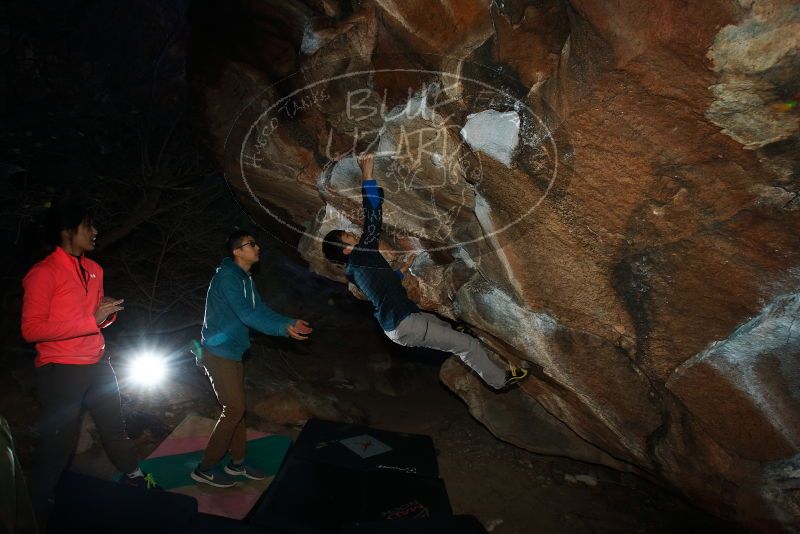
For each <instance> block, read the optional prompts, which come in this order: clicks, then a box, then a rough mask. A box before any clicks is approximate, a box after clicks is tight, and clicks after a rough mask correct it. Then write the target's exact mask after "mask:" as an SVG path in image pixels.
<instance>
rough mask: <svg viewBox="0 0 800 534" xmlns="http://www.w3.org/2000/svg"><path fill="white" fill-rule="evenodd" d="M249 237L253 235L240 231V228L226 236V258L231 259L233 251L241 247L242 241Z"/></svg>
mask: <svg viewBox="0 0 800 534" xmlns="http://www.w3.org/2000/svg"><path fill="white" fill-rule="evenodd" d="M249 235H253V233H252V232H249V231H247V230H242V229H241V228H237V229H236V230H234V231H233V232H231V234H230V235H229V236H228V240H227V241H226V242H225V252H227V253H228V257H231V258H233V251H234V250H236V249H237V248H239V247H241V246H242V240H243V239H244V238H245V237H247V236H249Z"/></svg>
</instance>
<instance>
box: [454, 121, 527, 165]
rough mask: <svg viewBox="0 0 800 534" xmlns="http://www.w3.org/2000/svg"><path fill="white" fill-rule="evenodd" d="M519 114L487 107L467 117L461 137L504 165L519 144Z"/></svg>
mask: <svg viewBox="0 0 800 534" xmlns="http://www.w3.org/2000/svg"><path fill="white" fill-rule="evenodd" d="M519 124H520V121H519V115H518V114H517V112H516V111H506V112H500V111H496V110H494V109H487V110H486V111H481V112H480V113H473V114H471V115H469V116H468V117H467V123H466V124H465V125H464V127H463V128H461V137H462V138H463V139H464V141H466V143H467V144H468V145H469V146H470V147H471V148H472V149H473V150H477V151H480V152H483V153H484V154H486V155H487V156H489V157H491V158H493V159H496V160H497V161H499V162H500V163H502V164H503V165H505V166H506V167H509V168H510V167H511V160H512V157H513V156H514V150H516V148H517V145H518V144H519Z"/></svg>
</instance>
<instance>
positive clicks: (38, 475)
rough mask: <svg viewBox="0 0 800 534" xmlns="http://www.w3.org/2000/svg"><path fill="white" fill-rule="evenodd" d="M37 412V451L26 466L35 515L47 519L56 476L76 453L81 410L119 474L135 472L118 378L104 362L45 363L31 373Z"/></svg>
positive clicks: (104, 359)
mask: <svg viewBox="0 0 800 534" xmlns="http://www.w3.org/2000/svg"><path fill="white" fill-rule="evenodd" d="M36 385H37V388H38V397H39V403H40V405H41V414H40V417H39V447H38V448H37V450H36V452H35V453H34V456H33V462H32V466H31V480H30V486H31V500H32V502H33V506H34V509H35V510H36V513H37V516H39V517H40V518H42V519H44V518H46V517H47V515H49V512H50V509H51V507H52V502H53V491H54V490H55V487H56V485H57V484H58V480H59V478H60V477H61V472H62V471H64V469H66V467H67V466H68V465H69V462H70V458H71V456H72V454H73V453H74V452H75V444H76V442H77V439H78V432H79V431H80V423H81V408H82V407H83V406H86V408H88V409H89V412H90V413H91V414H92V419H94V424H95V426H96V427H97V430H98V431H99V432H100V438H101V439H102V442H103V446H104V447H105V450H106V453H108V457H109V458H110V459H111V462H112V463H113V464H114V465H115V466H116V468H117V469H119V470H120V471H122V472H123V473H130V472H133V471H136V469H137V468H138V464H139V462H138V459H137V457H136V449H135V448H134V445H133V442H132V441H131V440H130V439H128V436H127V434H126V433H125V425H124V423H123V422H122V411H121V404H120V398H119V387H118V386H117V377H116V375H115V374H114V369H112V368H111V363H110V362H109V361H108V358H101V359H100V361H99V362H97V363H95V364H93V365H62V364H54V363H51V364H47V365H43V366H42V367H38V368H37V369H36Z"/></svg>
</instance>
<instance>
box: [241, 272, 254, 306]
mask: <svg viewBox="0 0 800 534" xmlns="http://www.w3.org/2000/svg"><path fill="white" fill-rule="evenodd" d="M248 278H249V279H250V299H251V300H252V302H253V309H254V310H255V309H256V290H255V289H253V277H252V276H249V277H248ZM242 294H243V295H244V300H247V284H246V283H245V281H244V280H242Z"/></svg>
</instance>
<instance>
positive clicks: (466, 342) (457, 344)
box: [386, 312, 506, 389]
mask: <svg viewBox="0 0 800 534" xmlns="http://www.w3.org/2000/svg"><path fill="white" fill-rule="evenodd" d="M386 335H387V336H388V337H389V339H391V340H392V341H394V342H395V343H397V344H398V345H403V346H406V347H427V348H429V349H437V350H441V351H444V352H451V353H453V354H455V355H456V356H458V357H459V358H461V361H462V362H464V363H465V364H466V365H467V367H469V368H470V369H472V370H473V371H475V372H476V373H477V374H478V376H480V377H481V378H482V379H483V381H484V382H486V383H487V384H488V385H489V386H491V387H493V388H494V389H500V388H502V387H503V386H504V385H505V380H506V370H505V369H504V368H503V367H500V366H498V365H497V364H496V363H494V362H493V361H492V360H490V359H489V356H488V355H487V354H486V350H485V349H484V348H483V345H481V342H480V341H478V340H477V339H475V338H474V337H472V336H470V335H469V334H465V333H463V332H459V331H457V330H453V329H452V328H451V327H450V324H449V323H447V322H445V321H442V320H441V319H439V318H438V317H436V316H435V315H433V314H430V313H425V312H419V313H412V314H410V315H409V316H408V317H406V318H405V319H403V320H402V321H400V324H398V325H397V328H395V329H394V330H390V331H387V332H386Z"/></svg>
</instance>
